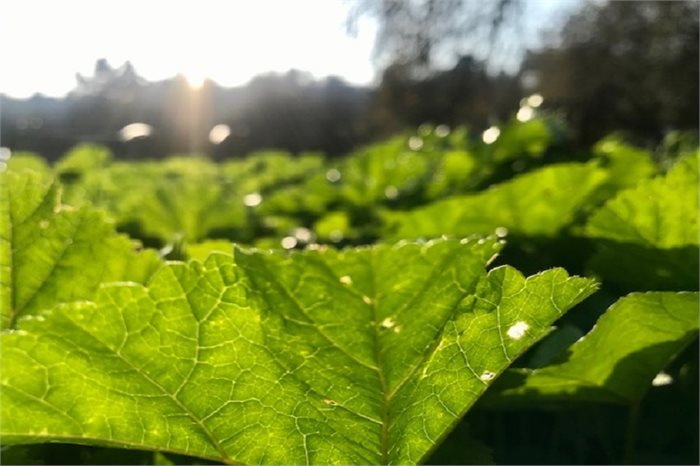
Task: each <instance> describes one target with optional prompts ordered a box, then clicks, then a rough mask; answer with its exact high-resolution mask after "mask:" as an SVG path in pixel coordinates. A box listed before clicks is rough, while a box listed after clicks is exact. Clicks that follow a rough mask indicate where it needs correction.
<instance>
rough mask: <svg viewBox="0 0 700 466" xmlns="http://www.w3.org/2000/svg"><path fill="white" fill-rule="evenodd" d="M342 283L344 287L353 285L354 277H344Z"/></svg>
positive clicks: (341, 279) (341, 278)
mask: <svg viewBox="0 0 700 466" xmlns="http://www.w3.org/2000/svg"><path fill="white" fill-rule="evenodd" d="M340 283H342V284H343V285H352V277H350V275H343V276H342V277H340Z"/></svg>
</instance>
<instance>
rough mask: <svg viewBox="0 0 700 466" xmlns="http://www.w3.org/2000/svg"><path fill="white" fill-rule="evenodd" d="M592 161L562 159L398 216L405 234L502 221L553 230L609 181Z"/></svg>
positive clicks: (490, 226) (486, 226) (522, 230)
mask: <svg viewBox="0 0 700 466" xmlns="http://www.w3.org/2000/svg"><path fill="white" fill-rule="evenodd" d="M606 176H607V175H606V174H605V171H604V170H602V169H600V168H596V167H595V166H594V165H592V164H588V165H583V164H574V163H570V164H561V165H552V166H549V167H547V168H543V169H540V170H536V171H533V172H531V173H527V174H525V175H521V176H518V177H516V178H514V179H513V180H511V181H507V182H504V183H501V184H499V185H496V186H493V187H491V188H490V189H488V190H486V191H483V192H480V193H477V194H471V195H465V196H459V197H453V198H450V199H446V200H444V201H438V202H434V203H432V204H430V205H428V206H426V207H422V208H419V209H416V210H414V211H412V212H409V213H407V214H404V215H398V216H397V217H396V219H397V222H398V231H396V232H395V233H394V235H393V236H395V237H400V238H418V237H438V236H441V235H468V234H474V233H491V232H493V231H494V229H496V228H498V227H504V228H507V229H508V230H510V231H513V232H516V233H519V234H522V235H530V236H553V235H555V234H556V233H557V232H558V231H559V230H561V229H562V228H563V227H565V226H566V225H568V224H569V223H571V222H572V221H573V219H574V216H575V214H576V213H577V211H578V210H579V209H580V208H581V207H582V206H583V205H585V204H586V202H587V201H588V200H589V198H590V197H591V195H592V194H593V193H594V192H595V190H596V189H597V188H598V187H599V186H600V185H601V184H602V183H603V182H604V181H605V179H606Z"/></svg>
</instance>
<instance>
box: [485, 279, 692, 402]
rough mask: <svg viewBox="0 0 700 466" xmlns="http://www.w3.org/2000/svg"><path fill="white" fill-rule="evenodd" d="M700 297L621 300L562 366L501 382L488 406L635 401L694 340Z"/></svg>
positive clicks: (522, 372)
mask: <svg viewBox="0 0 700 466" xmlns="http://www.w3.org/2000/svg"><path fill="white" fill-rule="evenodd" d="M698 296H699V295H698V293H689V292H686V293H672V292H649V293H633V294H630V295H628V296H626V297H624V298H622V299H620V300H619V301H618V302H616V303H615V304H613V305H612V306H611V307H610V308H609V309H608V311H607V312H606V313H605V314H603V316H602V317H601V318H600V319H599V321H598V323H597V324H596V326H595V327H594V328H593V330H591V331H590V332H589V333H588V335H586V336H585V337H584V338H581V339H580V340H579V341H578V342H576V343H574V344H573V345H572V346H571V347H570V348H569V350H568V352H567V355H566V360H565V361H564V362H561V363H559V364H553V365H550V366H547V367H544V368H542V369H536V370H534V371H527V370H516V372H515V373H513V374H510V375H509V376H508V377H504V378H502V379H501V380H499V385H500V386H499V387H494V391H493V392H491V395H498V396H497V397H493V398H492V400H490V401H489V402H490V403H508V402H511V403H512V402H528V401H532V400H533V399H534V400H540V401H545V400H548V401H553V400H559V401H565V402H570V401H612V402H623V403H624V402H636V401H639V400H640V399H641V398H642V397H643V396H644V394H645V393H646V392H647V390H648V389H649V387H651V386H652V381H653V380H655V376H657V374H659V373H660V371H662V369H664V368H665V367H666V365H667V364H668V363H669V362H670V360H671V359H673V357H674V356H676V355H677V354H678V353H680V352H681V351H682V350H683V349H684V348H685V347H686V346H687V345H689V344H690V343H691V342H692V341H693V340H694V339H696V338H697V336H698ZM661 377H663V376H661ZM518 380H519V382H518ZM659 380H661V381H662V382H659ZM666 382H667V381H664V380H662V379H656V382H654V383H666ZM509 384H510V385H512V386H510V387H508V385H509Z"/></svg>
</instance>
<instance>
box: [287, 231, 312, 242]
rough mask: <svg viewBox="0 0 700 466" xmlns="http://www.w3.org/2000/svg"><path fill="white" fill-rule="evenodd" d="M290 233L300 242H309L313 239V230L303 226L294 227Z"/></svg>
mask: <svg viewBox="0 0 700 466" xmlns="http://www.w3.org/2000/svg"><path fill="white" fill-rule="evenodd" d="M292 235H293V236H294V237H295V238H296V239H297V240H298V241H300V242H302V243H310V242H311V241H313V240H314V234H313V232H312V231H311V230H309V229H308V228H304V227H299V228H295V229H294V232H293V233H292Z"/></svg>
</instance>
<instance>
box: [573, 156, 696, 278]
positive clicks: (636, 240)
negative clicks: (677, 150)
mask: <svg viewBox="0 0 700 466" xmlns="http://www.w3.org/2000/svg"><path fill="white" fill-rule="evenodd" d="M697 163H698V161H697V157H696V156H690V157H686V158H684V159H681V160H680V161H679V162H678V163H677V164H676V165H675V166H674V167H673V168H672V169H671V170H670V171H669V172H668V174H666V175H665V176H662V177H658V178H654V179H652V180H648V181H643V182H641V183H640V184H639V185H638V186H636V187H635V188H632V189H628V190H625V191H622V192H621V193H620V194H619V195H618V196H616V197H615V198H613V199H611V200H610V201H608V202H607V203H606V204H605V205H604V206H603V207H601V208H600V209H599V210H598V211H596V212H595V214H593V215H592V216H591V218H590V220H589V222H588V224H587V225H586V235H587V236H589V237H590V238H594V239H595V240H596V241H597V243H598V251H597V253H596V255H595V256H594V257H593V259H592V260H591V266H592V267H593V268H594V270H595V271H596V272H598V273H599V274H600V275H601V276H603V277H604V278H605V279H606V280H610V281H613V282H616V283H619V284H622V285H624V286H627V287H629V288H631V289H641V290H649V289H656V290H665V289H671V290H688V289H697V285H698V243H699V240H700V230H699V229H698V219H699V216H700V214H699V206H698V182H699V180H698V165H697Z"/></svg>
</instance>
